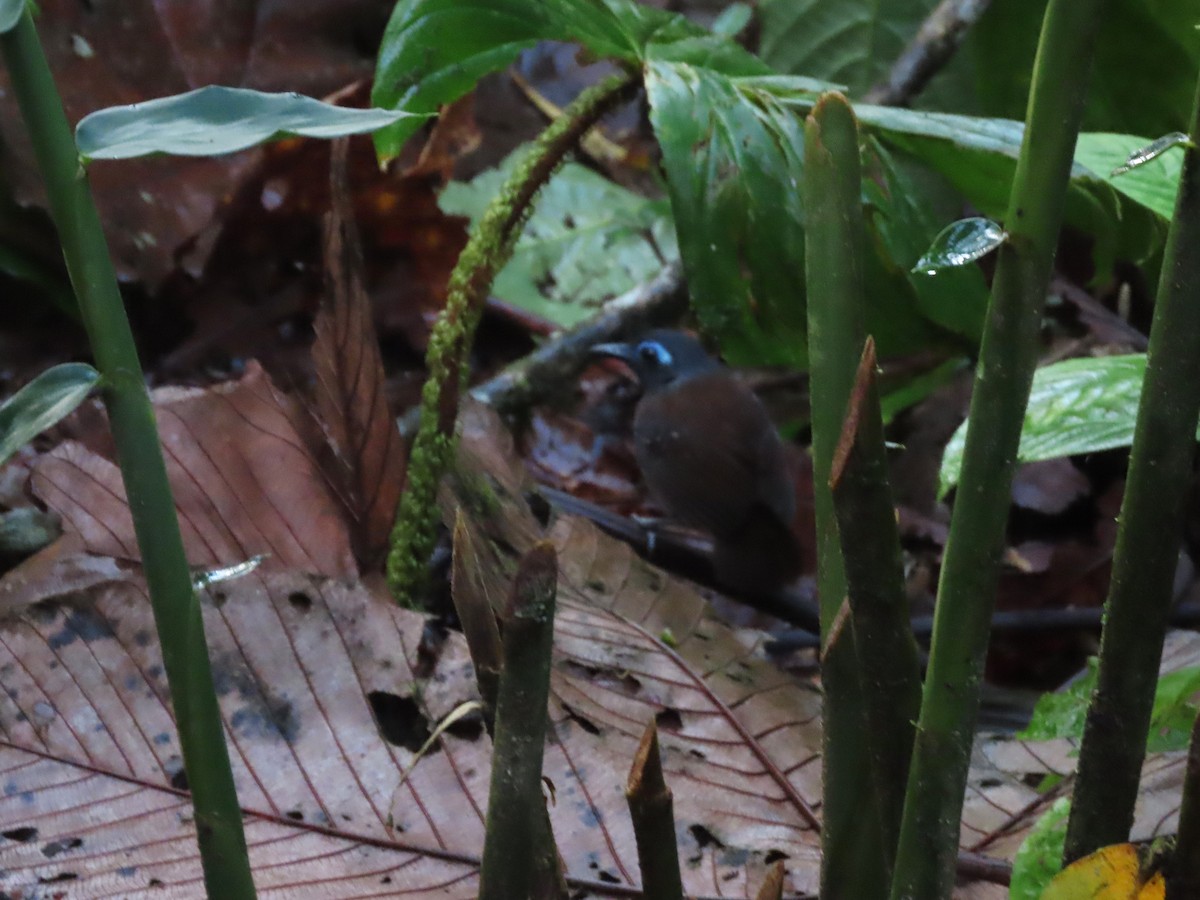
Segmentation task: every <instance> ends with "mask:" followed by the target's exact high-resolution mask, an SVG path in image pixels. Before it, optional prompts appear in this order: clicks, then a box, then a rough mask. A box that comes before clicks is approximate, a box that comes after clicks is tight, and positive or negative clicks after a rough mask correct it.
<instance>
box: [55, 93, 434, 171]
mask: <svg viewBox="0 0 1200 900" xmlns="http://www.w3.org/2000/svg"><path fill="white" fill-rule="evenodd" d="M406 118H418V119H419V118H423V117H421V116H416V115H415V114H413V113H409V112H405V111H404V110H387V109H346V108H344V107H341V106H333V105H331V104H329V103H322V102H321V101H320V100H314V99H313V98H312V97H305V96H303V95H301V94H295V93H283V94H268V93H263V92H262V91H251V90H246V89H244V88H231V87H220V86H217V85H209V86H208V87H202V88H200V89H198V90H195V91H188V92H187V93H186V94H176V95H174V96H172V97H161V98H159V99H157V100H147V101H146V102H144V103H132V104H130V105H128V106H111V107H109V108H108V109H101V110H97V111H96V112H94V113H92V114H91V115H88V116H85V117H84V118H83V119H82V120H81V121H80V123H79V125H78V126H77V127H76V129H75V144H76V146H77V147H78V148H79V153H80V155H82V156H83V158H84V159H86V160H93V159H132V158H133V157H137V156H149V155H150V154H153V153H172V154H175V155H177V156H220V155H222V154H224V153H234V152H236V151H238V150H245V149H247V148H249V147H255V146H257V145H258V144H264V143H267V142H268V141H273V140H278V139H279V138H283V137H289V136H293V135H296V136H301V137H313V138H336V137H344V136H346V135H350V134H362V133H364V132H368V131H375V130H376V129H379V128H383V127H384V126H385V125H391V124H393V123H395V122H397V121H399V120H400V119H406Z"/></svg>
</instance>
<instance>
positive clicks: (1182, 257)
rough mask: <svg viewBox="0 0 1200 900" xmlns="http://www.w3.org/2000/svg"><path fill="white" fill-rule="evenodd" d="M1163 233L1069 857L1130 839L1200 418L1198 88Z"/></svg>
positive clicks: (1069, 835) (1077, 784) (1069, 834)
mask: <svg viewBox="0 0 1200 900" xmlns="http://www.w3.org/2000/svg"><path fill="white" fill-rule="evenodd" d="M1192 115H1193V119H1192V131H1191V138H1192V141H1193V146H1191V147H1189V148H1188V149H1187V151H1186V153H1185V155H1184V162H1183V171H1182V174H1181V176H1180V183H1179V195H1178V197H1177V199H1176V205H1175V218H1174V219H1173V221H1172V223H1171V232H1170V235H1169V236H1168V238H1167V247H1166V251H1165V255H1164V258H1163V269H1162V277H1161V281H1160V282H1159V288H1158V298H1157V301H1156V302H1155V305H1154V321H1153V323H1152V325H1151V327H1150V345H1149V348H1148V350H1147V354H1146V376H1145V381H1144V382H1143V386H1142V398H1141V401H1140V403H1139V405H1138V417H1137V425H1136V427H1135V429H1134V437H1133V449H1132V450H1131V452H1130V457H1129V474H1128V478H1127V480H1126V482H1125V497H1124V499H1123V500H1122V503H1121V519H1120V521H1121V527H1120V531H1119V532H1118V533H1117V544H1116V548H1115V550H1114V552H1113V571H1112V581H1111V582H1110V584H1109V590H1108V603H1107V605H1106V614H1105V621H1104V631H1103V634H1102V636H1101V639H1100V668H1099V671H1098V673H1097V678H1096V692H1095V694H1094V695H1093V697H1092V703H1091V706H1090V708H1089V709H1088V717H1087V723H1086V725H1085V726H1084V732H1083V744H1082V745H1081V747H1080V752H1079V774H1078V777H1077V779H1076V782H1075V792H1074V798H1073V800H1072V804H1071V818H1070V821H1069V823H1068V825H1067V842H1066V846H1065V848H1064V858H1065V860H1066V861H1067V862H1070V861H1072V860H1074V859H1078V858H1079V857H1080V856H1085V855H1086V854H1088V853H1091V852H1092V851H1094V850H1097V849H1099V848H1100V847H1103V846H1105V845H1107V844H1115V843H1121V842H1123V841H1125V840H1127V839H1128V835H1129V828H1130V826H1131V825H1132V824H1133V807H1134V802H1135V801H1136V799H1137V794H1138V782H1139V779H1140V778H1141V771H1142V760H1143V757H1144V756H1145V753H1146V737H1147V734H1148V732H1149V728H1150V714H1151V710H1152V708H1153V706H1154V690H1155V686H1156V685H1157V683H1158V668H1159V662H1160V660H1161V657H1162V647H1163V637H1164V636H1165V634H1166V629H1167V619H1168V616H1169V615H1170V608H1171V598H1172V593H1173V592H1172V585H1173V583H1174V580H1175V568H1176V565H1177V561H1178V556H1179V547H1180V543H1181V541H1182V539H1183V519H1184V512H1185V509H1186V502H1187V497H1188V486H1189V485H1190V483H1191V472H1192V462H1193V459H1194V458H1195V453H1196V421H1197V418H1200V391H1197V390H1196V385H1197V383H1200V303H1197V298H1198V297H1200V253H1198V252H1197V248H1198V247H1200V151H1198V150H1197V149H1196V147H1195V142H1196V141H1198V140H1200V87H1198V88H1197V94H1196V104H1195V108H1194V110H1193V113H1192Z"/></svg>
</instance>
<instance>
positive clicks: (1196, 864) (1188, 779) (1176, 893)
mask: <svg viewBox="0 0 1200 900" xmlns="http://www.w3.org/2000/svg"><path fill="white" fill-rule="evenodd" d="M1168 873H1169V876H1170V877H1169V878H1168V879H1167V900H1189V898H1192V897H1200V718H1198V719H1196V724H1195V725H1193V726H1192V743H1191V745H1190V746H1189V747H1188V760H1187V774H1186V775H1184V778H1183V806H1182V807H1181V808H1180V810H1179V834H1178V835H1177V836H1176V838H1175V853H1174V855H1173V856H1172V858H1171V865H1170V868H1169V870H1168Z"/></svg>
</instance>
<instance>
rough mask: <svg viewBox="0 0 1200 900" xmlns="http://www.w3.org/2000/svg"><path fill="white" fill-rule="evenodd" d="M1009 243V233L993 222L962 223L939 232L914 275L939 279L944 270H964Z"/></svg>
mask: <svg viewBox="0 0 1200 900" xmlns="http://www.w3.org/2000/svg"><path fill="white" fill-rule="evenodd" d="M1006 240H1008V233H1007V232H1005V230H1004V229H1003V228H1001V227H1000V225H999V224H997V223H996V222H993V221H992V220H991V219H985V218H983V217H982V216H973V217H971V218H969V219H959V220H958V221H957V222H952V223H950V224H949V225H947V226H946V227H945V228H943V229H942V230H941V231H940V232H938V235H937V237H935V238H934V239H933V243H932V244H930V246H929V249H928V250H927V251H926V252H925V254H924V255H923V256H922V257H921V258H920V259H919V260H917V264H916V265H915V266H913V271H914V272H924V273H925V274H926V275H936V274H937V273H938V272H940V271H941V270H943V269H953V268H957V267H958V266H965V265H967V264H968V263H973V262H975V260H977V259H980V258H982V257H984V256H987V255H988V254H989V253H991V252H992V251H993V250H995V249H997V248H998V247H999V246H1000V245H1001V244H1003V243H1004V242H1005V241H1006Z"/></svg>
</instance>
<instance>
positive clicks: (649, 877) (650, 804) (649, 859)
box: [625, 719, 683, 900]
mask: <svg viewBox="0 0 1200 900" xmlns="http://www.w3.org/2000/svg"><path fill="white" fill-rule="evenodd" d="M625 800H626V802H627V803H628V804H629V815H630V818H631V819H633V835H634V838H635V839H636V840H637V853H638V865H639V866H640V867H641V871H642V893H643V894H644V895H645V896H647V897H654V898H655V900H677V898H678V900H682V897H683V880H682V878H681V877H680V875H679V847H678V845H677V843H676V841H675V812H674V803H673V802H672V799H671V789H670V788H669V787H667V782H666V780H665V779H664V778H663V772H662V759H661V757H660V756H659V752H658V730H657V729H656V728H655V726H654V720H653V719H651V720H650V724H649V725H647V726H646V731H645V733H644V734H643V735H642V742H641V743H640V744H639V745H638V749H637V753H636V754H635V755H634V757H633V766H632V768H630V770H629V781H628V783H627V784H626V785H625Z"/></svg>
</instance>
